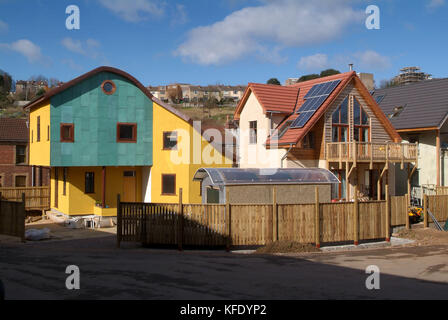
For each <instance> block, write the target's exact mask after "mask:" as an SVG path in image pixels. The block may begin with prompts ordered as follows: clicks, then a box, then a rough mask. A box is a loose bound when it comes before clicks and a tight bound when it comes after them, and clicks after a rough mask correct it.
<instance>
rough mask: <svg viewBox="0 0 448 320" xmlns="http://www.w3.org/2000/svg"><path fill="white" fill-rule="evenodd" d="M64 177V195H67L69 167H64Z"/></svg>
mask: <svg viewBox="0 0 448 320" xmlns="http://www.w3.org/2000/svg"><path fill="white" fill-rule="evenodd" d="M62 178H63V181H64V184H63V188H62V195H64V196H65V195H66V194H67V168H64V169H62Z"/></svg>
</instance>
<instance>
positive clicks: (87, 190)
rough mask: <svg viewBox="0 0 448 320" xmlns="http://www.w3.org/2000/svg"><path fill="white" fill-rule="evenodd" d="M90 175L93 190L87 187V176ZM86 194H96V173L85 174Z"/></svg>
mask: <svg viewBox="0 0 448 320" xmlns="http://www.w3.org/2000/svg"><path fill="white" fill-rule="evenodd" d="M89 174H91V175H92V184H91V187H92V188H89V189H87V186H88V184H87V178H88V177H87V175H89ZM89 186H90V185H89ZM84 194H95V172H91V171H89V172H86V173H84Z"/></svg>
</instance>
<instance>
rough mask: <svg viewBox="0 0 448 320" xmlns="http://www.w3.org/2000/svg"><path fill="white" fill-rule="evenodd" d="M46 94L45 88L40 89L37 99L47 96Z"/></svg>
mask: <svg viewBox="0 0 448 320" xmlns="http://www.w3.org/2000/svg"><path fill="white" fill-rule="evenodd" d="M45 92H46V91H45V89H44V88H41V89H39V91H37V93H36V97H40V96H43V95H44V94H45Z"/></svg>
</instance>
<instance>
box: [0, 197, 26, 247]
mask: <svg viewBox="0 0 448 320" xmlns="http://www.w3.org/2000/svg"><path fill="white" fill-rule="evenodd" d="M25 214H26V213H25V205H24V203H23V202H15V201H2V200H0V234H3V235H7V236H13V237H19V238H21V239H22V240H23V241H24V240H25Z"/></svg>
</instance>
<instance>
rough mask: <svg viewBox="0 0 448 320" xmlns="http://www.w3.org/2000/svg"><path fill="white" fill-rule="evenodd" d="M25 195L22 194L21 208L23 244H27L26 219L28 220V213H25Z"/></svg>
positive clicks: (21, 236)
mask: <svg viewBox="0 0 448 320" xmlns="http://www.w3.org/2000/svg"><path fill="white" fill-rule="evenodd" d="M25 206H26V203H25V193H22V203H21V206H20V216H21V219H20V220H19V221H20V238H21V240H22V242H26V240H25V218H26V211H25Z"/></svg>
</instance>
